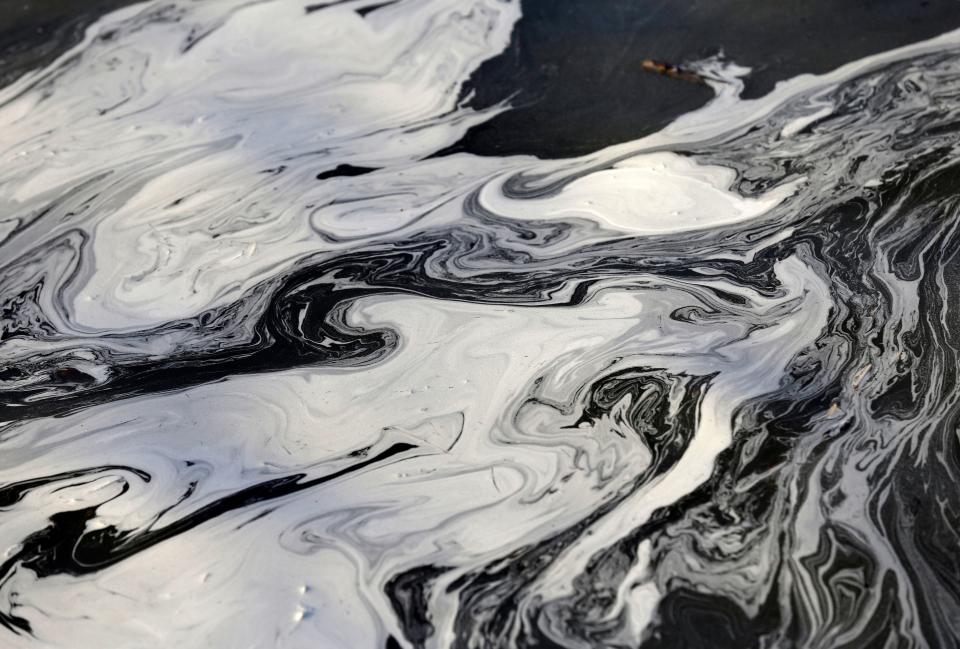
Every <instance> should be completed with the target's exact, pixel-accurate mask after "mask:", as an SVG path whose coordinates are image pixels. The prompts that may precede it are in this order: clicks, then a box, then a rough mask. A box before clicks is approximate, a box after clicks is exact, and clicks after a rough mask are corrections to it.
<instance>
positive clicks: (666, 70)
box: [642, 59, 706, 85]
mask: <svg viewBox="0 0 960 649" xmlns="http://www.w3.org/2000/svg"><path fill="white" fill-rule="evenodd" d="M642 66H643V69H644V70H646V71H647V72H653V73H654V74H662V75H663V76H665V77H670V78H671V79H679V80H680V81H686V82H687V83H698V84H701V85H703V84H706V81H704V79H703V77H701V76H700V75H699V74H697V73H696V72H691V71H690V70H684V69H683V68H681V67H680V66H677V65H670V64H669V63H663V62H662V61H654V60H653V59H644V61H643V63H642Z"/></svg>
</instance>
